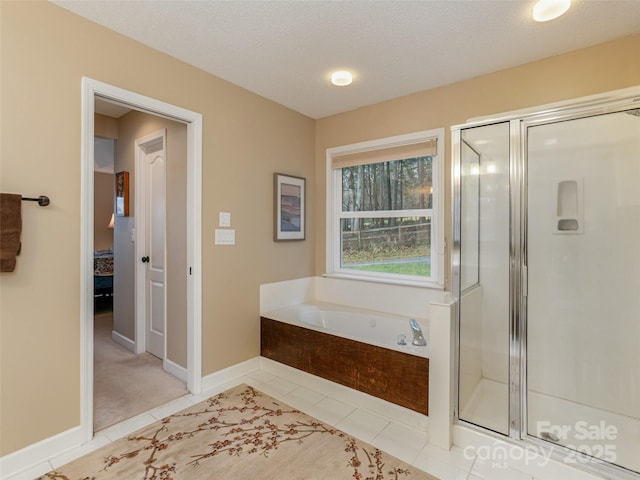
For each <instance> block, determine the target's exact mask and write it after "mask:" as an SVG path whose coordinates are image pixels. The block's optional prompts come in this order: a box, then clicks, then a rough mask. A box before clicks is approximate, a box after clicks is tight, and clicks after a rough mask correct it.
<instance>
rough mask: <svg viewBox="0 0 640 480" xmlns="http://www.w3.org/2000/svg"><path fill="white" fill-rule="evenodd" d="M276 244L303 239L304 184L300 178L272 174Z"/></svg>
mask: <svg viewBox="0 0 640 480" xmlns="http://www.w3.org/2000/svg"><path fill="white" fill-rule="evenodd" d="M273 180H274V187H273V191H274V206H275V211H274V232H273V240H274V241H276V242H281V241H287V240H304V239H305V182H306V180H305V179H304V178H302V177H294V176H291V175H284V174H282V173H274V174H273Z"/></svg>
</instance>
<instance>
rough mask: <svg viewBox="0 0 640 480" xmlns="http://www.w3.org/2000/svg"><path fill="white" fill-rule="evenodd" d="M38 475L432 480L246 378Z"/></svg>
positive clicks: (63, 478)
mask: <svg viewBox="0 0 640 480" xmlns="http://www.w3.org/2000/svg"><path fill="white" fill-rule="evenodd" d="M40 479H41V480H53V479H55V480H102V479H119V480H121V479H126V480H178V479H189V480H197V479H225V480H226V479H231V480H235V479H238V480H245V479H251V480H257V479H269V480H278V479H282V480H284V479H287V480H290V479H291V480H301V479H313V480H316V479H327V480H329V479H331V480H340V479H345V480H347V479H350V480H353V479H356V480H392V479H393V480H396V479H403V480H404V479H407V480H437V479H436V478H435V477H432V476H431V475H428V474H426V473H424V472H422V471H420V470H418V469H416V468H415V467H412V466H409V465H407V464H406V463H403V462H401V461H400V460H398V459H397V458H395V457H392V456H391V455H388V454H386V453H384V452H382V451H380V450H378V449H377V448H375V447H372V446H371V445H369V444H367V443H364V442H361V441H360V440H356V439H354V438H353V437H350V436H349V435H347V434H345V433H343V432H341V431H340V430H336V429H335V428H333V427H331V426H328V425H325V424H323V423H322V422H320V421H318V420H315V419H314V418H312V417H309V416H308V415H305V414H303V413H301V412H300V411H298V410H295V409H294V408H291V407H289V406H287V405H285V404H284V403H282V402H279V401H277V400H274V399H273V398H271V397H269V396H268V395H265V394H264V393H261V392H259V391H258V390H256V389H254V388H252V387H249V386H247V385H244V384H243V385H239V386H237V387H235V388H232V389H231V390H228V391H226V392H224V393H221V394H219V395H216V396H214V397H211V398H210V399H208V400H206V401H204V402H201V403H199V404H197V405H194V406H193V407H190V408H188V409H186V410H183V411H182V412H179V413H176V414H175V415H171V416H169V417H166V418H164V419H163V420H161V421H158V422H156V423H154V424H152V425H149V426H148V427H145V428H143V429H140V430H138V431H137V432H135V433H133V434H132V435H130V436H129V437H127V438H122V439H120V440H118V441H116V442H113V443H111V444H109V445H107V446H105V447H102V448H100V449H99V450H96V451H95V452H93V453H90V454H89V455H86V456H84V457H81V458H79V459H77V460H75V461H73V462H71V463H69V464H67V465H64V466H62V467H60V468H59V469H58V470H56V471H53V472H49V473H47V474H46V475H44V476H43V477H40Z"/></svg>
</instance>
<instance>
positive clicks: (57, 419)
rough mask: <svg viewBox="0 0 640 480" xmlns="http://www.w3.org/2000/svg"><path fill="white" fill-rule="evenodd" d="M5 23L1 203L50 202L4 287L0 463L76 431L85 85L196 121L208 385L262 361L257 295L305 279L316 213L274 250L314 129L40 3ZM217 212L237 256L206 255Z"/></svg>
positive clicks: (7, 12)
mask: <svg viewBox="0 0 640 480" xmlns="http://www.w3.org/2000/svg"><path fill="white" fill-rule="evenodd" d="M0 22H1V24H0V35H1V37H0V58H1V59H2V69H1V72H0V95H1V97H2V103H1V107H0V108H1V112H0V113H1V115H0V129H1V132H2V141H1V142H0V158H1V161H2V165H1V168H2V175H1V180H0V190H2V191H16V192H29V193H32V192H35V193H33V194H34V195H39V194H45V195H48V196H50V198H51V205H50V206H49V207H47V208H40V207H37V206H35V208H26V207H24V208H23V234H22V242H23V248H22V253H21V255H20V257H19V259H18V265H17V268H16V271H15V272H14V273H11V274H5V273H3V274H2V276H0V282H1V284H0V287H1V288H0V322H1V323H0V362H1V363H0V455H6V454H8V453H10V452H13V451H15V450H18V449H20V448H22V447H25V446H27V445H30V444H32V443H35V442H37V441H39V440H42V439H44V438H48V437H50V436H52V435H55V434H58V433H61V432H64V431H66V430H68V429H70V428H73V427H75V426H78V425H79V423H80V363H79V362H80V285H79V278H80V275H79V271H80V257H79V252H80V198H81V197H80V164H81V162H80V145H81V137H80V111H81V92H80V86H81V78H82V76H88V77H91V78H94V79H96V80H100V81H102V82H106V83H109V84H112V85H116V86H118V87H121V88H125V89H127V90H131V91H134V92H137V93H141V94H143V95H147V96H150V97H153V98H156V99H159V100H161V101H164V102H167V103H171V104H174V105H178V106H180V107H183V108H187V109H189V110H193V111H197V112H200V113H202V114H203V129H204V131H203V171H202V183H203V212H202V222H203V238H202V247H203V265H202V268H203V298H204V300H203V306H202V307H203V318H202V320H203V338H202V348H203V362H202V373H203V375H207V374H209V373H212V372H214V371H217V370H220V369H222V368H225V367H228V366H230V365H233V364H236V363H238V362H241V361H243V360H247V359H249V358H252V357H254V356H256V355H258V354H259V335H258V331H259V321H258V320H259V319H258V314H259V305H258V304H259V284H260V283H264V282H273V281H279V280H286V279H292V278H299V277H305V276H309V275H311V274H312V273H313V250H312V248H313V238H314V232H313V225H314V222H313V216H314V215H313V213H314V212H313V211H311V212H309V216H308V222H309V226H308V230H307V234H308V239H307V240H306V241H304V242H289V243H274V242H273V241H272V228H273V227H272V224H273V220H272V195H273V193H272V183H273V176H272V175H273V172H276V171H279V172H286V173H290V174H292V175H298V176H302V177H306V178H307V179H308V181H309V183H308V185H309V189H308V195H309V198H313V195H314V188H313V183H314V121H313V120H311V119H309V118H307V117H304V116H303V115H300V114H298V113H295V112H292V111H291V110H288V109H286V108H284V107H282V106H280V105H277V104H275V103H273V102H271V101H268V100H266V99H264V98H262V97H259V96H257V95H254V94H252V93H249V92H247V91H246V90H243V89H241V88H239V87H236V86H234V85H231V84H229V83H228V82H225V81H223V80H221V79H219V78H216V77H213V76H211V75H209V74H206V73H204V72H202V71H200V70H198V69H196V68H193V67H190V66H188V65H185V64H183V63H181V62H178V61H177V60H175V59H173V58H171V57H169V56H168V55H164V54H161V53H159V52H156V51H154V50H151V49H149V48H146V47H144V46H143V45H141V44H139V43H137V42H134V41H132V40H130V39H127V38H125V37H123V36H120V35H117V34H115V33H113V32H111V31H109V30H107V29H104V28H102V27H99V26H97V25H96V24H94V23H91V22H89V21H87V20H84V19H82V18H80V17H78V16H76V15H73V14H71V13H69V12H67V11H66V10H64V9H62V8H60V7H57V6H55V5H53V4H51V3H48V2H40V1H39V2H0ZM35 133H37V141H34V134H35ZM219 211H228V212H231V214H232V226H233V228H235V229H236V238H237V244H236V245H235V246H225V247H220V246H218V247H216V246H214V245H213V230H214V228H215V226H216V225H217V221H218V212H219ZM176 355H177V356H180V355H181V354H180V353H176Z"/></svg>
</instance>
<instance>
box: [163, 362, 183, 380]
mask: <svg viewBox="0 0 640 480" xmlns="http://www.w3.org/2000/svg"><path fill="white" fill-rule="evenodd" d="M162 368H164V371H165V372H167V373H170V374H171V375H173V376H174V377H176V378H177V379H178V380H180V381H181V382H184V383H187V369H186V368H184V367H182V366H180V365H178V364H177V363H175V362H172V361H171V360H169V359H168V358H165V359H164V362H163V365H162Z"/></svg>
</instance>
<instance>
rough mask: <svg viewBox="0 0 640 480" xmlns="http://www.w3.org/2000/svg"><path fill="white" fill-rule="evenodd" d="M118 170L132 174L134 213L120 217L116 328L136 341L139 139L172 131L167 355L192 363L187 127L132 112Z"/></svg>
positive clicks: (119, 144)
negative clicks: (189, 348)
mask: <svg viewBox="0 0 640 480" xmlns="http://www.w3.org/2000/svg"><path fill="white" fill-rule="evenodd" d="M117 123H118V140H117V141H116V148H115V171H116V172H121V171H127V172H129V198H130V200H129V216H128V217H116V220H115V240H116V242H115V271H114V298H113V328H114V330H115V331H116V332H118V333H119V334H121V335H123V336H125V337H127V338H129V339H130V340H132V341H135V298H134V294H135V285H134V281H135V267H136V263H137V261H138V260H139V259H137V258H135V243H133V242H132V241H131V236H132V229H133V228H135V194H136V189H135V184H136V173H137V172H136V167H135V163H136V162H135V141H136V140H137V139H138V138H141V137H143V136H145V135H148V134H151V133H154V132H157V131H158V130H160V129H163V128H164V129H166V132H167V133H166V134H167V159H166V160H167V163H166V166H167V172H166V173H167V190H166V196H167V212H166V215H167V216H166V222H167V237H166V247H167V268H166V275H167V288H166V292H167V312H166V313H167V358H168V359H169V360H171V361H173V362H175V363H177V364H178V365H181V366H183V367H185V368H186V366H187V277H186V272H187V251H186V243H187V234H186V229H187V224H186V218H187V127H186V125H185V124H183V123H178V122H174V121H171V120H167V119H165V118H161V117H157V116H153V115H149V114H146V113H142V112H138V111H132V112H129V113H127V114H126V115H123V116H122V117H120V118H119V119H118V120H117Z"/></svg>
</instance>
